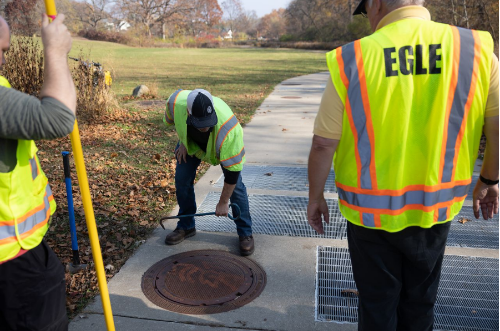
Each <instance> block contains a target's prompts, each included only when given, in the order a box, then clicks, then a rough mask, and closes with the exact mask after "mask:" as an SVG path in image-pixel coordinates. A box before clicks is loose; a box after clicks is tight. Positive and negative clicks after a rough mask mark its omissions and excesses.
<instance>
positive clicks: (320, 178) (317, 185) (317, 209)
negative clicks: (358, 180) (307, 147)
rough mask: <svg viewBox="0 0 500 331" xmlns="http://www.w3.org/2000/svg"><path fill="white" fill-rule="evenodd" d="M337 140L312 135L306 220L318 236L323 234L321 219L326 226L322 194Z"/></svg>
mask: <svg viewBox="0 0 500 331" xmlns="http://www.w3.org/2000/svg"><path fill="white" fill-rule="evenodd" d="M338 143H339V140H337V139H329V138H323V137H320V136H317V135H314V137H313V141H312V146H311V152H310V153H309V161H308V165H307V172H308V179H309V203H308V205H307V220H308V222H309V225H311V227H312V228H313V229H314V230H316V232H318V233H319V234H323V233H324V231H323V219H324V220H325V222H326V223H327V224H328V223H329V222H330V219H329V211H328V206H327V204H326V200H325V197H324V196H323V192H324V190H325V183H326V179H327V178H328V174H329V173H330V169H331V167H332V161H333V155H334V154H335V150H336V149H337V145H338Z"/></svg>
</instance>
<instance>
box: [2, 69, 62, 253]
mask: <svg viewBox="0 0 500 331" xmlns="http://www.w3.org/2000/svg"><path fill="white" fill-rule="evenodd" d="M0 85H1V86H5V87H10V84H9V82H8V81H7V80H6V79H5V78H4V77H2V76H0ZM37 150H38V149H37V148H36V145H35V142H34V141H33V140H17V151H16V159H17V164H16V166H15V168H14V169H13V170H12V171H10V172H8V173H1V172H0V262H3V261H7V260H10V259H12V258H13V257H15V256H16V255H17V254H18V253H19V251H20V250H21V248H22V249H25V250H29V249H32V248H34V247H36V246H38V245H39V244H40V242H41V241H42V239H43V237H44V235H45V233H46V232H47V230H48V221H49V218H50V216H51V215H52V214H53V213H54V212H55V211H56V202H55V201H54V197H53V196H52V191H51V190H50V186H49V184H48V179H47V177H46V176H45V174H44V173H43V171H42V168H41V167H40V161H39V160H38V157H37V155H36V152H37Z"/></svg>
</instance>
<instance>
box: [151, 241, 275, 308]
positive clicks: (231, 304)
mask: <svg viewBox="0 0 500 331" xmlns="http://www.w3.org/2000/svg"><path fill="white" fill-rule="evenodd" d="M266 282H267V279H266V273H265V272H264V270H263V269H262V268H261V267H260V266H259V265H258V264H256V263H255V262H253V261H252V260H250V259H247V258H244V257H240V256H236V255H233V254H231V253H228V252H224V251H217V250H200V251H190V252H184V253H180V254H176V255H173V256H170V257H168V258H166V259H163V260H161V261H159V262H157V263H156V264H154V265H153V266H152V267H151V268H149V269H148V270H147V271H146V272H145V273H144V275H143V276H142V291H143V292H144V295H145V296H146V297H147V298H148V299H149V300H150V301H151V302H153V303H154V304H156V305H157V306H159V307H162V308H164V309H167V310H170V311H173V312H178V313H184V314H216V313H221V312H226V311H230V310H233V309H237V308H240V307H242V306H243V305H246V304H247V303H249V302H251V301H252V300H254V299H255V298H257V297H258V296H259V295H260V294H261V293H262V291H263V290H264V287H265V286H266Z"/></svg>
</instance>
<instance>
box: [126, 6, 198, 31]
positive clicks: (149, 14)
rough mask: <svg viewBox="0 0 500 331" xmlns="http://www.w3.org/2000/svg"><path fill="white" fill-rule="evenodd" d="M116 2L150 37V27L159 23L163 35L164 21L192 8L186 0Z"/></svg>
mask: <svg viewBox="0 0 500 331" xmlns="http://www.w3.org/2000/svg"><path fill="white" fill-rule="evenodd" d="M117 4H118V6H119V8H120V9H121V10H122V12H123V13H124V14H126V15H127V16H128V17H131V18H133V19H134V21H136V22H138V23H141V24H143V25H144V27H145V28H146V32H147V34H148V35H149V36H150V37H151V35H152V34H151V28H152V27H153V25H154V24H156V23H159V24H160V25H161V26H162V30H163V35H164V37H165V23H166V22H167V20H168V19H169V18H170V17H172V16H173V15H175V14H177V13H180V12H186V11H188V10H190V9H191V8H192V5H190V4H189V1H188V0H137V1H135V0H118V1H117Z"/></svg>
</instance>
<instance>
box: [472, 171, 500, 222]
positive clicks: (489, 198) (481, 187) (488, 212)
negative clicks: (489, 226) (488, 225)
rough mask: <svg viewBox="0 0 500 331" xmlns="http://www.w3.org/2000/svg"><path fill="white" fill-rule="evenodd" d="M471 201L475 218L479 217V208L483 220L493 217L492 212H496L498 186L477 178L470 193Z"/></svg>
mask: <svg viewBox="0 0 500 331" xmlns="http://www.w3.org/2000/svg"><path fill="white" fill-rule="evenodd" d="M472 202H473V205H472V208H473V210H474V216H475V217H476V219H478V218H479V209H481V213H482V214H483V218H484V219H485V220H487V219H489V218H493V214H498V186H497V185H486V184H485V183H483V182H481V180H478V181H477V184H476V187H474V191H473V193H472Z"/></svg>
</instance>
